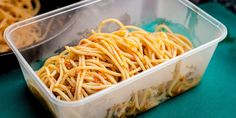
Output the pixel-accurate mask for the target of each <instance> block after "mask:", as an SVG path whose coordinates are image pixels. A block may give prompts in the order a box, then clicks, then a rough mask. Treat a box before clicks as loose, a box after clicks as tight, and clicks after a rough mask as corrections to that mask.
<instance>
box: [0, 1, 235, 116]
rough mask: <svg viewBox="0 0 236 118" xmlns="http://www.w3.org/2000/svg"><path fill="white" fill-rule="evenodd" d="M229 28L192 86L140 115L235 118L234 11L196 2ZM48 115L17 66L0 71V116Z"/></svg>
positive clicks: (49, 114) (216, 5)
mask: <svg viewBox="0 0 236 118" xmlns="http://www.w3.org/2000/svg"><path fill="white" fill-rule="evenodd" d="M200 7H201V8H202V9H204V10H205V11H206V12H208V13H210V14H211V15H212V16H214V17H215V18H217V19H219V20H220V21H221V22H223V23H224V24H225V25H226V26H227V28H228V31H229V35H228V36H227V38H226V39H225V40H224V41H223V42H221V43H220V44H219V46H218V48H217V49H216V52H215V54H214V56H213V58H212V60H211V62H210V64H209V66H208V69H207V71H206V73H205V74H204V77H203V80H202V81H201V83H200V84H199V86H197V87H196V88H194V89H192V90H190V91H188V92H186V93H184V94H182V95H180V96H178V97H176V98H174V99H171V100H169V101H167V102H165V103H163V104H161V105H160V106H158V107H155V108H153V109H151V110H149V111H147V112H145V113H143V114H140V115H138V117H140V118H141V117H144V118H154V117H158V118H173V117H177V118H236V68H235V67H236V15H234V14H233V13H231V12H230V11H228V10H227V9H225V8H224V7H223V6H221V5H219V4H217V3H206V4H203V5H201V6H200ZM5 117H8V118H15V117H17V118H20V117H22V118H32V117H52V115H51V113H50V112H48V111H47V110H45V108H44V107H43V106H42V105H41V104H40V103H39V102H38V101H37V99H35V98H34V96H33V95H32V94H31V92H30V91H29V90H28V88H27V85H26V83H25V81H24V78H23V75H22V72H21V70H20V69H15V70H12V71H11V72H8V73H6V74H3V75H0V118H5Z"/></svg>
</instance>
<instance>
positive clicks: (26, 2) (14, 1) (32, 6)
mask: <svg viewBox="0 0 236 118" xmlns="http://www.w3.org/2000/svg"><path fill="white" fill-rule="evenodd" d="M39 10H40V2H39V0H1V1H0V33H1V34H0V53H2V52H7V51H9V50H10V48H9V47H8V46H7V44H6V42H5V39H4V37H3V32H4V30H5V29H6V28H7V27H8V26H9V25H11V24H13V23H15V22H18V21H21V20H24V19H27V18H30V17H32V16H34V15H36V14H37V13H38V12H39ZM31 29H33V28H31ZM28 31H29V32H30V31H31V30H28ZM31 34H34V32H33V33H31ZM36 35H37V34H36ZM28 38H29V37H28ZM28 38H26V39H22V40H27V41H28ZM22 40H20V41H22ZM27 41H23V42H27ZM18 42H19V41H18ZM22 45H23V46H25V44H22ZM23 46H21V47H23Z"/></svg>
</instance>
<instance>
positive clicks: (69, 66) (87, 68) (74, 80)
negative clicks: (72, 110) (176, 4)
mask: <svg viewBox="0 0 236 118" xmlns="http://www.w3.org/2000/svg"><path fill="white" fill-rule="evenodd" d="M108 23H115V24H117V25H118V26H119V27H120V29H118V30H116V31H114V32H112V33H105V32H103V31H102V30H104V27H105V26H106V24H108ZM163 29H164V30H165V31H166V32H163V31H162V30H163ZM65 48H66V49H65V50H64V51H63V52H61V53H60V54H59V55H56V56H53V57H50V58H49V59H47V60H46V61H45V63H44V65H43V67H42V68H41V69H39V70H38V71H37V75H38V76H39V78H40V79H41V80H42V81H43V83H44V84H45V85H46V86H47V87H48V88H49V90H50V91H51V92H52V93H53V94H54V95H55V96H56V97H57V98H58V99H60V100H64V101H76V100H77V101H78V100H81V99H83V98H85V97H87V96H89V95H91V94H94V93H96V92H98V91H101V90H103V89H105V88H107V87H110V86H113V85H115V84H117V83H118V82H120V81H123V80H126V79H129V78H130V77H132V76H134V75H136V74H138V73H140V72H143V71H145V70H147V69H149V68H152V67H154V66H156V65H158V64H160V63H162V62H164V61H167V60H170V59H172V58H174V57H176V56H178V55H181V54H183V53H185V52H186V51H189V50H191V49H192V43H191V42H190V41H189V40H188V39H187V38H186V37H184V36H182V35H180V34H175V33H173V32H172V31H171V30H170V29H169V28H168V27H167V26H166V25H164V24H162V25H158V26H157V28H156V32H154V33H149V32H146V31H144V30H143V29H141V28H138V27H135V26H130V25H124V24H122V23H121V22H120V21H119V20H117V19H106V20H104V21H102V22H101V23H100V24H99V26H98V30H97V32H95V31H93V30H92V34H91V36H89V37H88V38H85V39H82V40H81V41H80V43H79V44H78V45H77V46H73V47H70V46H65Z"/></svg>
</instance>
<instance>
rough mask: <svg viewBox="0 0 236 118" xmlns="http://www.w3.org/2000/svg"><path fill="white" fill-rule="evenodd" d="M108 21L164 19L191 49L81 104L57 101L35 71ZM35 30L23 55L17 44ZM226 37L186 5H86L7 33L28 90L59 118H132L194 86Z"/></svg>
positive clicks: (146, 0) (102, 1) (135, 1)
mask: <svg viewBox="0 0 236 118" xmlns="http://www.w3.org/2000/svg"><path fill="white" fill-rule="evenodd" d="M106 18H117V19H119V20H121V21H122V22H123V23H124V24H130V25H136V26H143V24H149V23H151V22H153V21H155V20H156V19H165V20H167V21H170V22H173V23H175V24H179V25H181V26H183V27H184V28H185V29H186V31H187V34H188V35H189V36H192V37H189V38H190V40H191V42H192V43H193V46H194V48H193V49H192V50H190V51H188V52H186V53H185V54H183V55H180V56H178V57H176V58H174V59H171V60H169V61H166V62H164V63H161V64H159V65H157V66H155V67H153V68H151V69H149V70H147V71H144V72H142V73H140V74H138V75H135V76H133V77H131V78H130V79H128V80H125V81H122V82H120V83H118V84H117V85H114V86H112V87H109V88H107V89H105V90H103V91H101V92H98V93H96V94H93V95H91V96H89V97H87V98H85V99H82V100H80V101H73V102H66V101H60V100H58V99H56V97H55V96H54V95H53V94H52V93H51V92H50V91H49V90H48V88H47V87H46V86H45V85H44V84H43V83H42V81H41V80H40V79H39V77H38V76H37V75H36V73H35V71H37V70H38V69H39V68H40V67H41V66H42V64H43V61H45V60H46V59H47V58H48V57H50V56H53V55H56V54H58V53H59V52H61V51H62V50H63V49H64V46H65V45H76V44H77V43H78V42H79V41H80V39H82V38H85V37H87V35H88V34H89V33H90V30H91V29H96V26H97V25H98V23H99V22H100V21H102V20H104V19H106ZM35 26H37V27H39V29H40V33H41V34H42V35H40V37H39V38H41V40H40V41H39V42H37V43H36V44H35V45H32V46H31V49H30V50H27V51H24V49H21V48H20V47H18V46H17V43H16V42H17V40H20V39H21V38H23V37H27V36H25V35H26V33H24V32H25V31H27V28H28V27H35ZM176 32H180V33H181V32H182V31H181V29H179V31H176ZM226 34H227V30H226V27H225V26H224V25H223V24H221V23H220V22H219V21H217V20H216V19H214V18H213V17H211V16H210V15H208V14H207V13H205V12H204V11H202V10H201V9H199V8H198V7H197V6H195V5H193V4H192V3H190V2H189V1H187V0H87V1H83V2H82V3H81V2H79V3H75V4H73V5H70V6H67V7H64V8H61V9H58V10H55V11H52V12H49V13H46V14H43V15H40V16H37V17H34V18H31V19H29V20H25V21H23V22H19V23H17V24H14V25H12V26H10V27H9V28H8V29H7V30H6V31H5V37H6V39H7V42H8V44H9V45H10V47H11V49H12V50H13V52H14V53H15V55H16V57H17V59H18V61H19V64H20V66H21V69H22V71H23V74H24V77H25V80H26V83H27V85H28V87H29V89H30V90H31V91H32V92H33V93H34V94H35V95H36V96H37V97H38V98H39V99H40V100H41V101H42V103H44V104H45V105H46V106H47V107H48V108H49V109H50V110H51V111H52V113H53V114H54V115H55V116H56V117H60V118H66V117H67V118H69V117H86V118H92V117H97V118H102V117H122V116H132V115H136V114H137V113H140V112H143V111H146V110H148V109H150V108H152V107H154V106H157V105H158V104H160V103H161V102H163V101H165V100H167V99H169V98H171V97H174V96H176V95H178V94H180V93H182V92H185V91H186V90H188V89H190V88H192V87H194V86H195V85H197V84H198V82H199V81H200V79H201V77H202V75H203V74H204V72H205V70H206V68H207V65H208V63H209V61H210V59H211V57H212V55H213V53H214V51H215V48H216V47H217V45H218V43H219V42H220V41H222V40H223V39H224V38H225V36H226ZM187 37H188V36H187ZM29 40H30V38H29Z"/></svg>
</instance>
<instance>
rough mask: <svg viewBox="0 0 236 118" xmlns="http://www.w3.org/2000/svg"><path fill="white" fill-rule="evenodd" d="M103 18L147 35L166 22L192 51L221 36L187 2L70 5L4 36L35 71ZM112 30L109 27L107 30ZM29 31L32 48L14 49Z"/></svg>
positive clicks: (103, 0)
mask: <svg viewBox="0 0 236 118" xmlns="http://www.w3.org/2000/svg"><path fill="white" fill-rule="evenodd" d="M186 5H187V7H186ZM106 18H117V19H119V20H121V21H122V22H123V23H124V24H129V25H136V26H139V27H142V28H144V29H145V30H147V31H149V32H153V31H154V28H155V26H156V25H157V24H162V23H165V24H166V25H168V26H169V27H170V28H171V29H172V30H173V31H174V32H176V33H180V34H183V35H185V36H187V37H188V38H189V39H190V40H191V41H192V43H193V45H194V48H196V47H199V46H201V45H204V44H206V43H208V42H210V41H213V40H216V39H217V38H219V37H220V36H222V35H223V33H224V32H223V30H224V29H221V28H222V26H220V25H221V24H218V22H215V21H214V20H210V19H207V18H209V16H205V15H204V14H202V11H199V9H195V7H192V4H189V2H188V1H187V0H179V1H173V0H97V1H93V3H90V2H88V3H86V4H82V5H78V6H73V7H71V9H70V10H68V9H66V10H63V9H61V10H59V11H58V12H57V14H52V15H51V16H50V15H49V16H47V17H44V18H41V19H36V18H35V19H32V20H33V22H32V20H31V22H27V21H26V22H24V23H22V24H23V25H22V24H17V25H15V26H14V27H11V28H12V29H11V30H8V31H9V32H7V33H6V35H7V37H8V40H11V42H12V44H13V45H14V46H15V47H16V48H17V49H18V50H19V51H20V53H21V54H22V56H23V57H24V59H25V60H26V61H27V62H28V64H29V65H30V66H31V67H32V69H33V70H34V71H36V70H38V69H39V68H40V67H41V66H42V64H43V62H44V61H45V59H47V58H48V57H51V56H53V55H56V54H58V53H60V52H61V51H63V49H64V46H65V45H76V44H78V42H79V41H80V39H82V38H86V37H88V35H89V34H90V31H91V29H95V30H96V27H97V26H98V23H99V22H101V21H102V20H104V19H106ZM34 27H35V28H34ZM32 28H33V30H32ZM115 28H117V27H115V26H114V25H112V24H111V25H109V26H107V27H106V31H112V30H114V29H115ZM29 30H32V31H31V32H33V33H39V35H38V37H37V38H39V39H40V40H39V41H38V42H35V44H34V45H32V46H31V50H24V49H23V48H21V47H19V46H17V41H18V40H21V39H22V38H25V37H28V38H29V36H27V32H29ZM29 40H31V39H30V38H29Z"/></svg>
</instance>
